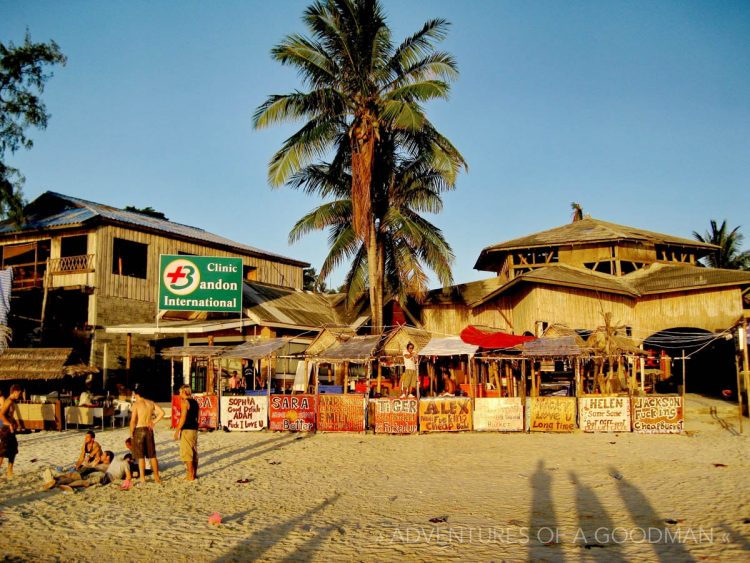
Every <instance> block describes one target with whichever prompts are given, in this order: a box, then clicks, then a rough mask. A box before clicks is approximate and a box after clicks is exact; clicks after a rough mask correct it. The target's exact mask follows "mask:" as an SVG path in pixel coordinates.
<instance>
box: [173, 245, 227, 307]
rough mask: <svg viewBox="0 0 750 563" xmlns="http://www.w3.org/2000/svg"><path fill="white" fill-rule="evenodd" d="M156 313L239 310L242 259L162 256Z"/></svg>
mask: <svg viewBox="0 0 750 563" xmlns="http://www.w3.org/2000/svg"><path fill="white" fill-rule="evenodd" d="M159 309H160V310H163V311H214V312H224V313H232V312H239V311H241V310H242V259H241V258H225V257H216V256H187V255H169V254H162V255H161V256H160V257H159Z"/></svg>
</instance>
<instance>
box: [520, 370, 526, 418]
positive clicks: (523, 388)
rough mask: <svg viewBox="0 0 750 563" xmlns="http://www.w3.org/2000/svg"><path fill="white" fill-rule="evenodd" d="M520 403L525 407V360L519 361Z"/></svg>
mask: <svg viewBox="0 0 750 563" xmlns="http://www.w3.org/2000/svg"><path fill="white" fill-rule="evenodd" d="M521 402H522V403H523V405H524V407H525V406H526V360H521Z"/></svg>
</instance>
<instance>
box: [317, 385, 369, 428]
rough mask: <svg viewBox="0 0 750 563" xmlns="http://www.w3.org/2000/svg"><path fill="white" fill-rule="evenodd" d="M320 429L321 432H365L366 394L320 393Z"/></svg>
mask: <svg viewBox="0 0 750 563" xmlns="http://www.w3.org/2000/svg"><path fill="white" fill-rule="evenodd" d="M318 400H319V401H320V403H319V407H318V430H320V431H321V432H364V431H365V406H366V404H367V400H366V397H365V395H361V394H359V393H352V394H349V395H329V394H328V393H326V394H324V395H319V396H318Z"/></svg>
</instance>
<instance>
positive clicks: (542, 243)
mask: <svg viewBox="0 0 750 563" xmlns="http://www.w3.org/2000/svg"><path fill="white" fill-rule="evenodd" d="M610 241H634V242H639V241H640V242H648V243H651V244H668V245H676V246H687V247H690V248H695V249H697V250H699V251H703V252H699V254H701V255H703V254H707V253H709V252H712V251H714V250H716V249H717V248H718V247H717V246H715V245H712V244H706V243H702V242H699V241H696V240H692V239H687V238H682V237H674V236H671V235H665V234H662V233H656V232H653V231H646V230H643V229H636V228H635V227H628V226H625V225H617V224H615V223H608V222H606V221H601V220H599V219H594V218H592V217H585V218H584V219H582V220H580V221H575V222H573V223H568V224H566V225H562V226H560V227H555V228H554V229H548V230H546V231H541V232H538V233H534V234H531V235H527V236H524V237H520V238H516V239H513V240H509V241H506V242H501V243H498V244H493V245H491V246H487V247H485V248H484V249H483V250H482V252H481V253H480V255H479V258H478V259H477V262H476V264H475V265H474V268H475V269H477V270H482V269H484V268H485V267H489V262H490V260H489V257H488V255H489V254H494V253H498V252H501V253H502V252H507V251H511V250H518V249H523V248H539V247H557V246H570V245H582V244H593V243H601V242H610ZM492 263H493V264H494V263H495V260H492Z"/></svg>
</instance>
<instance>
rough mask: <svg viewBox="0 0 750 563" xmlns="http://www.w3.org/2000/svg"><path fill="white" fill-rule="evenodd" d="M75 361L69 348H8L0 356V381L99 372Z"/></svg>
mask: <svg viewBox="0 0 750 563" xmlns="http://www.w3.org/2000/svg"><path fill="white" fill-rule="evenodd" d="M98 372H99V370H98V369H97V368H95V367H94V366H87V365H85V364H81V363H79V362H77V361H76V360H75V354H73V349H72V348H7V349H6V350H5V351H4V352H3V353H2V354H0V380H5V381H10V380H17V379H18V380H21V379H26V380H32V379H34V380H39V379H62V378H63V377H65V376H67V375H70V376H83V375H88V374H91V373H98Z"/></svg>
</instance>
